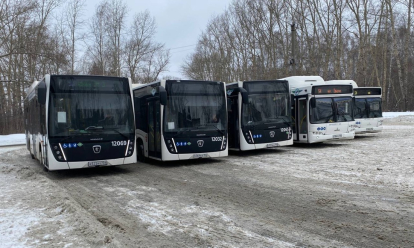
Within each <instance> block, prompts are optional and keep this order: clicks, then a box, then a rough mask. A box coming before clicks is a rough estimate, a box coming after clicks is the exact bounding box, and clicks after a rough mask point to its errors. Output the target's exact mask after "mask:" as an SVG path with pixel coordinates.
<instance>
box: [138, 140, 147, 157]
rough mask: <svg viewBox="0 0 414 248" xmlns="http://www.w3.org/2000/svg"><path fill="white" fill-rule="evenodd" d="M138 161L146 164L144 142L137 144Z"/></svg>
mask: <svg viewBox="0 0 414 248" xmlns="http://www.w3.org/2000/svg"><path fill="white" fill-rule="evenodd" d="M137 160H138V161H139V162H145V155H144V144H143V143H142V141H138V142H137Z"/></svg>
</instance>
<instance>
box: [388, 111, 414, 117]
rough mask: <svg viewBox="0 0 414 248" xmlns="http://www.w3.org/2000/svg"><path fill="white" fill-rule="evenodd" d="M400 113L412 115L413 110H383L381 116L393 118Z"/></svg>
mask: <svg viewBox="0 0 414 248" xmlns="http://www.w3.org/2000/svg"><path fill="white" fill-rule="evenodd" d="M401 115H414V112H383V113H382V116H383V117H384V118H394V117H397V116H401Z"/></svg>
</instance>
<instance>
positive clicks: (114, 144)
mask: <svg viewBox="0 0 414 248" xmlns="http://www.w3.org/2000/svg"><path fill="white" fill-rule="evenodd" d="M111 142H112V146H126V145H127V141H126V140H121V141H119V140H118V141H111Z"/></svg>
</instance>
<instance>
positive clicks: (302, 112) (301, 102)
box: [295, 98, 308, 141]
mask: <svg viewBox="0 0 414 248" xmlns="http://www.w3.org/2000/svg"><path fill="white" fill-rule="evenodd" d="M296 103H297V104H296V107H297V117H296V123H295V124H296V137H297V140H298V141H307V140H308V116H307V103H308V100H307V99H306V98H297V100H296Z"/></svg>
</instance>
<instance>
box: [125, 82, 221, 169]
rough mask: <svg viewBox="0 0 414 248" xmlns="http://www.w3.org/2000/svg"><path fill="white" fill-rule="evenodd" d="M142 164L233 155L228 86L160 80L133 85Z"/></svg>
mask: <svg viewBox="0 0 414 248" xmlns="http://www.w3.org/2000/svg"><path fill="white" fill-rule="evenodd" d="M133 94H134V104H135V118H136V120H137V121H136V128H137V129H136V142H137V156H138V160H139V161H145V159H146V158H151V159H155V160H161V161H173V160H185V159H198V158H214V157H223V156H227V155H228V149H227V114H226V113H227V105H226V93H225V85H224V83H223V82H210V81H191V80H161V81H156V82H153V83H150V84H143V85H140V84H139V85H134V86H133Z"/></svg>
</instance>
